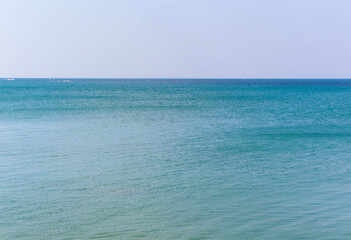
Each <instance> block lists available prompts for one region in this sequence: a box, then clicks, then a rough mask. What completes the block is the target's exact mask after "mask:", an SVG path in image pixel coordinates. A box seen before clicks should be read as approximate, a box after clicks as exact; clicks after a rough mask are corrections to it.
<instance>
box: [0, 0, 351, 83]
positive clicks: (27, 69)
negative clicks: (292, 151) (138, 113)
mask: <svg viewBox="0 0 351 240" xmlns="http://www.w3.org/2000/svg"><path fill="white" fill-rule="evenodd" d="M350 63H351V1H350V0H337V1H336V0H240V1H238V0H50V1H48V0H0V77H56V78H59V77H72V78H73V77H91V78H95V77H102V78H109V77H111V78H137V77H141V78H149V77H151V78H152V77H158V78H167V77H170V78H351V67H350Z"/></svg>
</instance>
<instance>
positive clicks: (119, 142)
mask: <svg viewBox="0 0 351 240" xmlns="http://www.w3.org/2000/svg"><path fill="white" fill-rule="evenodd" d="M63 80H64V79H54V80H51V81H50V80H48V79H16V80H14V81H0V239H26V240H27V239H36V240H40V239H270V240H271V239H287V240H288V239H351V81H349V80H277V79H275V80H267V79H266V80H225V79H224V80H220V79H217V80H216V79H198V80H190V79H173V80H170V79H158V80H153V79H139V80H132V79H124V80H123V79H116V80H112V79H70V81H63Z"/></svg>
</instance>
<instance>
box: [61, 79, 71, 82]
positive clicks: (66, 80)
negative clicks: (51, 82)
mask: <svg viewBox="0 0 351 240" xmlns="http://www.w3.org/2000/svg"><path fill="white" fill-rule="evenodd" d="M59 82H72V80H68V79H65V80H59Z"/></svg>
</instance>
